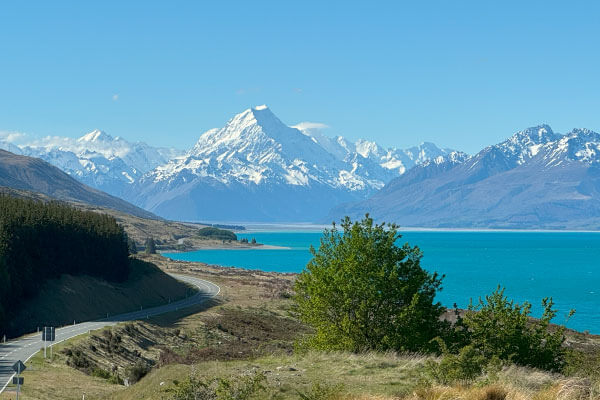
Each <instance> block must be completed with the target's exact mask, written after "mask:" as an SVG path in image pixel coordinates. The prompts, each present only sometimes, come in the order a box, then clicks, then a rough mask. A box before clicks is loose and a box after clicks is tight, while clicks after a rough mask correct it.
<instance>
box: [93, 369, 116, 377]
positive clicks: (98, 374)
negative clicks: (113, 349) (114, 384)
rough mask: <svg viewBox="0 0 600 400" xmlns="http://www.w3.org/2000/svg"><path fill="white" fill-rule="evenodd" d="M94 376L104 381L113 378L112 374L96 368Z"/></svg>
mask: <svg viewBox="0 0 600 400" xmlns="http://www.w3.org/2000/svg"><path fill="white" fill-rule="evenodd" d="M91 375H92V376H95V377H97V378H102V379H110V377H111V376H112V375H111V373H110V372H108V371H106V370H104V369H102V368H94V369H93V370H92V373H91Z"/></svg>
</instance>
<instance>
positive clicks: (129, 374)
mask: <svg viewBox="0 0 600 400" xmlns="http://www.w3.org/2000/svg"><path fill="white" fill-rule="evenodd" d="M148 372H150V367H149V366H148V365H146V364H145V363H143V362H142V361H138V362H136V363H135V364H134V365H131V366H129V367H127V368H126V369H125V375H124V376H125V378H127V380H128V381H129V384H130V385H133V384H134V383H136V382H138V381H139V380H140V379H142V378H143V377H144V376H146V374H147V373H148Z"/></svg>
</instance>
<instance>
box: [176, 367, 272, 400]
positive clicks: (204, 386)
mask: <svg viewBox="0 0 600 400" xmlns="http://www.w3.org/2000/svg"><path fill="white" fill-rule="evenodd" d="M265 380H266V378H265V376H264V375H263V374H261V373H255V374H252V375H245V376H237V377H234V378H233V379H226V378H213V379H203V378H200V377H198V376H196V375H195V374H192V375H190V376H188V377H187V378H186V379H185V380H184V381H183V382H176V381H174V382H173V383H174V386H171V387H169V388H167V389H166V390H165V391H166V392H168V393H171V399H173V400H187V399H195V400H247V399H250V398H251V397H252V396H254V395H256V394H257V393H259V392H261V391H263V390H264V389H265V387H264V386H263V382H264V381H265Z"/></svg>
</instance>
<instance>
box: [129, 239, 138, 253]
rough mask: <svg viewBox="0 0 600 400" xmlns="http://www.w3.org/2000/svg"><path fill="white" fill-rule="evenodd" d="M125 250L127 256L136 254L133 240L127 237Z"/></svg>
mask: <svg viewBox="0 0 600 400" xmlns="http://www.w3.org/2000/svg"><path fill="white" fill-rule="evenodd" d="M127 248H128V249H129V254H137V246H136V245H135V240H133V239H132V238H130V237H128V238H127Z"/></svg>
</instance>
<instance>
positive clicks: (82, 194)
mask: <svg viewBox="0 0 600 400" xmlns="http://www.w3.org/2000/svg"><path fill="white" fill-rule="evenodd" d="M1 186H5V187H8V188H12V189H16V190H25V191H33V192H37V193H42V194H43V195H47V196H50V197H52V198H54V199H57V200H65V201H69V202H73V201H74V202H83V203H87V204H93V205H96V206H100V207H108V208H111V209H115V210H118V211H122V212H125V213H128V214H132V215H135V216H138V217H141V218H153V219H156V218H158V217H157V216H156V215H154V214H152V213H151V212H148V211H146V210H142V209H141V208H138V207H136V206H134V205H133V204H130V203H128V202H126V201H124V200H121V199H119V198H117V197H114V196H111V195H109V194H106V193H103V192H101V191H99V190H97V189H94V188H91V187H89V186H86V185H84V184H82V183H81V182H79V181H77V180H76V179H74V178H72V177H71V176H69V175H68V174H66V173H65V172H63V171H61V170H60V169H58V168H56V167H54V166H52V165H50V164H49V163H47V162H45V161H43V160H40V159H39V158H33V157H27V156H22V155H17V154H13V153H10V152H8V151H4V150H0V187H1Z"/></svg>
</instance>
